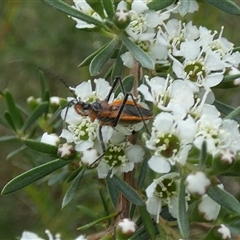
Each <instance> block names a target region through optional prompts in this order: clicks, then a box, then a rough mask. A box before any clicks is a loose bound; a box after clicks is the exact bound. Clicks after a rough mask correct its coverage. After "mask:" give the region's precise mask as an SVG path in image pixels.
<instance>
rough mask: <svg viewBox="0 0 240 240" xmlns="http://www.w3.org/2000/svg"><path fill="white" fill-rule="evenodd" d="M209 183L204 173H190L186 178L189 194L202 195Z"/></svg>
mask: <svg viewBox="0 0 240 240" xmlns="http://www.w3.org/2000/svg"><path fill="white" fill-rule="evenodd" d="M210 184H211V182H210V180H209V179H208V178H207V176H206V174H205V173H204V172H196V173H191V174H189V175H188V176H187V178H186V187H187V190H188V191H189V192H190V193H191V194H198V195H203V194H205V193H206V190H207V188H208V187H209V186H210Z"/></svg>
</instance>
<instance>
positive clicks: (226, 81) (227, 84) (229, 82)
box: [214, 74, 240, 89]
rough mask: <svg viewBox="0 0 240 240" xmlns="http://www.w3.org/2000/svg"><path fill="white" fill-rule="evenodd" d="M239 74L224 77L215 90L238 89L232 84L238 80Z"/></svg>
mask: <svg viewBox="0 0 240 240" xmlns="http://www.w3.org/2000/svg"><path fill="white" fill-rule="evenodd" d="M239 77H240V74H233V75H227V76H224V78H223V80H222V81H221V82H220V83H219V84H218V85H217V86H215V87H214V88H217V89H229V88H236V87H239V86H238V85H236V84H235V83H234V80H235V79H237V78H239Z"/></svg>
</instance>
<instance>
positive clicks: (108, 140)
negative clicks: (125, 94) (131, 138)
mask: <svg viewBox="0 0 240 240" xmlns="http://www.w3.org/2000/svg"><path fill="white" fill-rule="evenodd" d="M94 82H95V84H96V88H95V91H93V90H92V85H91V81H87V82H83V83H81V84H80V85H78V86H77V87H76V88H72V91H74V93H75V95H76V96H77V98H78V99H80V100H81V101H84V102H86V103H89V104H91V103H93V102H95V101H96V99H98V100H102V101H104V100H105V99H106V97H107V95H108V93H109V91H110V90H111V87H110V85H109V83H108V82H107V81H106V80H104V79H102V78H99V79H95V80H94ZM121 95H122V94H120V96H119V97H121ZM72 100H73V99H72V98H69V101H70V102H71V101H72ZM113 100H114V94H112V95H111V97H110V100H109V103H110V102H112V101H113ZM61 116H62V119H63V120H64V121H65V122H66V123H67V124H68V126H67V128H66V129H63V130H62V134H61V135H60V138H64V139H65V140H66V142H67V143H68V144H70V145H74V149H75V151H77V152H79V153H81V163H80V164H84V165H86V166H92V165H94V163H95V161H96V160H97V159H98V158H99V156H101V154H102V151H103V149H102V148H101V147H102V146H101V144H104V146H105V148H106V152H105V154H104V155H103V156H102V158H101V161H97V163H98V166H97V170H98V176H99V178H105V177H106V176H107V175H108V174H109V172H110V171H111V172H112V175H113V174H115V173H122V172H128V171H132V170H133V168H134V165H135V163H138V162H141V161H142V160H143V156H144V150H143V148H142V147H141V146H139V145H132V144H130V142H128V141H126V138H125V135H130V134H131V133H132V131H133V130H139V129H140V128H141V127H142V126H143V123H140V124H135V125H133V126H126V127H123V126H117V127H116V128H115V129H113V128H112V127H110V126H103V127H102V128H101V130H100V131H99V127H100V125H99V124H100V122H99V121H98V120H97V119H95V120H94V121H92V119H91V118H90V116H88V115H86V116H84V115H81V114H78V113H77V112H76V111H75V109H74V105H73V106H71V107H66V108H65V109H64V110H63V111H62V114H61ZM100 135H102V138H103V139H102V140H103V141H102V140H101V136H100ZM101 141H102V142H101ZM45 142H46V141H45ZM66 148H68V145H61V152H62V151H64V152H69V154H70V153H71V151H67V150H65V149H66Z"/></svg>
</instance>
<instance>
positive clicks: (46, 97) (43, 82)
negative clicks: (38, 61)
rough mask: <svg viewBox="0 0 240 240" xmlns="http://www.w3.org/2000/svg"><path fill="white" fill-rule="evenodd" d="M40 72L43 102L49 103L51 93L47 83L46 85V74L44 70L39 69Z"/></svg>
mask: <svg viewBox="0 0 240 240" xmlns="http://www.w3.org/2000/svg"><path fill="white" fill-rule="evenodd" d="M37 69H38V71H39V75H40V83H41V94H42V101H47V102H49V97H50V96H49V91H48V88H47V83H46V79H45V74H44V70H43V69H41V68H39V67H37Z"/></svg>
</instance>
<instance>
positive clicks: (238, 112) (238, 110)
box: [224, 106, 240, 119]
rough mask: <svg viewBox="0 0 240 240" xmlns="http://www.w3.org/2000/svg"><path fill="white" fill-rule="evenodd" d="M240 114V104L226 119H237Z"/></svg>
mask: <svg viewBox="0 0 240 240" xmlns="http://www.w3.org/2000/svg"><path fill="white" fill-rule="evenodd" d="M239 115H240V106H239V107H237V108H236V109H234V110H233V111H232V112H230V113H229V114H228V115H227V116H226V117H225V118H224V119H235V118H236V117H239Z"/></svg>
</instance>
